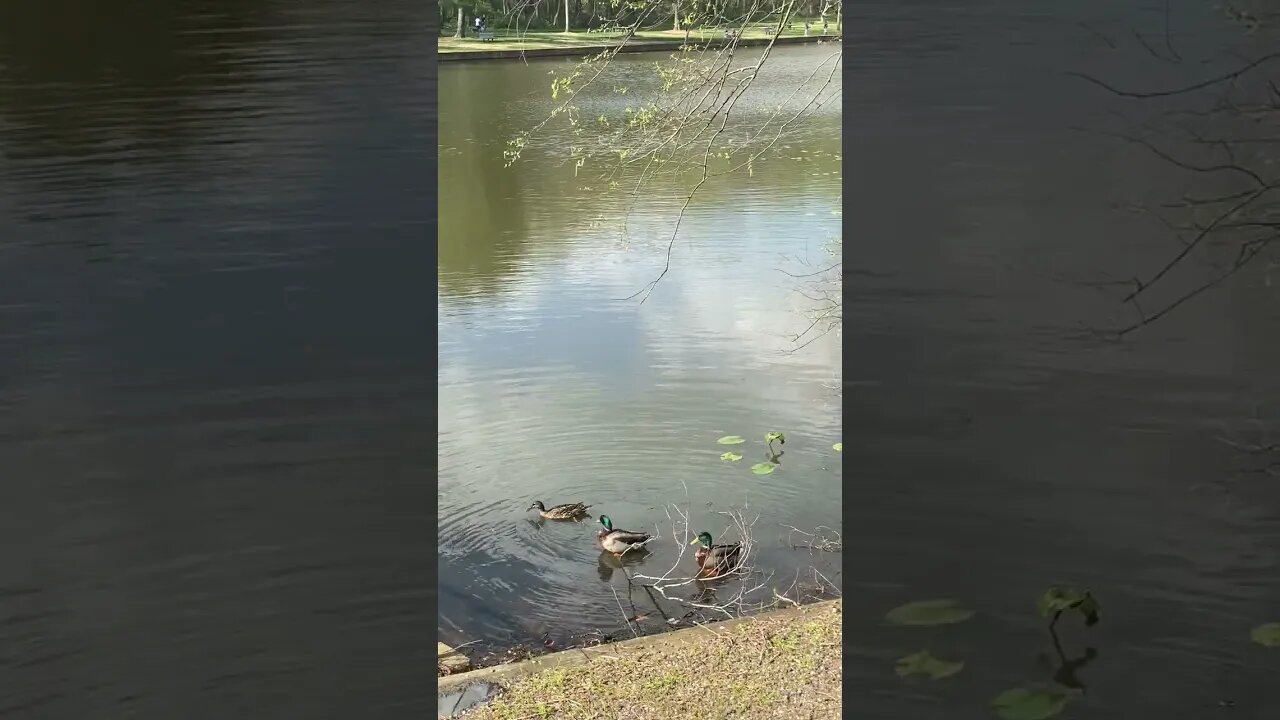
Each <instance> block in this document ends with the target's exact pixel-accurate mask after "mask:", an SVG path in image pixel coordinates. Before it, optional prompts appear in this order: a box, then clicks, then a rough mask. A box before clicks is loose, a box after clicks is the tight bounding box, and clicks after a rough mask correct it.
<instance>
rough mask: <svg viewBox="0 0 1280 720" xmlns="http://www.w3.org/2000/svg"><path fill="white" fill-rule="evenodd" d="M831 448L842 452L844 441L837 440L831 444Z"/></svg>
mask: <svg viewBox="0 0 1280 720" xmlns="http://www.w3.org/2000/svg"><path fill="white" fill-rule="evenodd" d="M831 449H832V450H835V451H836V452H844V443H842V442H838V443H836V444H835V445H832V446H831Z"/></svg>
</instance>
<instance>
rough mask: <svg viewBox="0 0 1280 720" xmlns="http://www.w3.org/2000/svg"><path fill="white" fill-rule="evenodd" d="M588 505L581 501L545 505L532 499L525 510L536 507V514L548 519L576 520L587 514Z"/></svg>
mask: <svg viewBox="0 0 1280 720" xmlns="http://www.w3.org/2000/svg"><path fill="white" fill-rule="evenodd" d="M589 507H591V506H590V505H583V504H582V503H565V504H563V505H555V506H552V507H546V506H545V505H543V504H542V501H541V500H534V501H533V504H532V505H530V506H529V507H528V508H526V510H534V509H537V511H538V514H539V515H541V516H542V517H544V518H546V519H548V520H577V519H578V518H581V517H584V516H586V514H587V508H589Z"/></svg>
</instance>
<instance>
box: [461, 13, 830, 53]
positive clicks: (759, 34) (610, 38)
mask: <svg viewBox="0 0 1280 720" xmlns="http://www.w3.org/2000/svg"><path fill="white" fill-rule="evenodd" d="M828 22H829V27H828V29H827V32H828V34H835V23H834V22H832V21H828ZM766 27H770V28H772V27H774V26H773V25H765V24H757V25H752V26H751V27H750V28H748V29H747V30H746V31H745V32H743V33H742V37H743V38H766V37H769V36H768V35H766V34H765V32H764V30H765V28H766ZM474 32H475V31H474V30H472V29H470V28H468V29H467V37H465V38H455V37H451V36H450V37H445V36H441V37H440V38H439V41H438V45H437V47H438V50H439V52H441V53H459V52H485V51H492V50H542V49H548V48H566V49H567V48H590V47H601V48H603V47H606V46H609V45H612V44H614V43H616V42H617V41H618V40H620V39H622V37H623V36H624V33H621V32H587V31H585V30H574V31H572V32H567V33H566V32H557V31H554V30H538V31H515V30H509V29H507V28H497V27H495V28H493V29H492V30H491V31H490V32H492V33H493V38H494V39H493V40H491V41H489V42H482V41H480V40H479V39H477V38H476V37H475V35H474ZM821 32H822V23H821V22H817V23H813V24H812V25H811V26H810V28H809V33H810V34H811V35H818V34H820V33H821ZM802 36H804V21H803V20H801V21H799V22H793V23H791V25H790V26H788V27H786V28H783V30H782V37H802ZM723 38H724V29H723V28H704V29H700V30H693V31H690V33H689V39H690V40H697V41H706V40H719V39H723ZM682 40H684V31H683V30H681V31H678V32H677V31H673V30H644V31H641V32H638V33H636V36H635V37H634V38H633V39H632V40H631V42H633V43H637V44H639V43H646V42H678V41H682Z"/></svg>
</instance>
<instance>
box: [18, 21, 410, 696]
mask: <svg viewBox="0 0 1280 720" xmlns="http://www.w3.org/2000/svg"><path fill="white" fill-rule="evenodd" d="M433 16H434V10H432V9H430V8H429V7H427V6H425V5H422V4H421V3H412V2H380V3H377V5H376V8H375V7H374V6H372V5H366V4H361V3H348V2H342V1H341V0H332V1H322V2H308V3H282V2H271V1H268V0H263V1H250V0H231V1H230V2H192V1H187V0H182V1H179V2H169V1H166V2H159V1H154V2H153V1H145V2H134V3H126V4H124V5H119V4H112V6H111V7H110V8H108V7H107V6H106V5H104V4H102V3H91V2H79V1H76V0H62V1H58V2H48V3H43V2H42V3H4V4H3V5H2V6H0V468H2V470H0V716H4V717H15V718H86V717H101V718H106V717H218V718H225V717H229V716H244V717H388V718H392V717H406V716H410V715H412V714H414V713H415V712H417V713H419V714H425V713H426V712H427V709H426V708H427V707H429V705H428V703H427V701H426V698H425V697H424V696H425V695H427V693H424V692H423V690H422V685H423V683H424V682H426V681H425V680H424V677H425V676H426V675H427V668H428V667H429V665H430V661H429V659H428V655H429V650H430V647H429V645H430V636H431V628H430V626H429V625H424V622H427V621H426V618H425V616H424V614H423V612H422V610H421V605H422V603H423V602H424V601H425V600H426V599H427V598H428V596H429V594H430V592H432V584H433V582H434V580H433V578H431V577H429V576H428V575H429V573H427V572H426V570H425V569H424V567H425V565H426V562H425V560H426V558H425V557H424V556H425V553H426V552H429V551H430V534H429V533H427V532H425V531H424V527H429V526H430V523H431V522H432V521H431V519H430V517H429V514H430V513H429V510H428V509H427V508H429V506H430V494H429V493H430V492H431V488H430V485H431V463H433V462H434V457H433V454H432V453H431V451H430V447H431V441H432V438H431V436H430V430H429V428H430V426H431V413H432V412H434V410H433V408H431V406H430V399H431V397H432V391H433V390H432V383H434V378H433V377H431V373H430V371H429V368H430V366H431V353H433V352H434V348H432V347H431V342H430V340H429V338H430V331H429V326H427V325H426V323H427V316H428V313H427V311H426V310H424V308H423V304H424V302H425V301H426V298H427V297H429V295H430V278H429V277H424V276H423V269H424V268H427V267H430V266H431V262H432V258H431V254H430V247H429V244H427V243H426V242H425V240H424V238H426V237H428V232H429V229H430V225H431V223H433V222H434V218H433V217H432V214H431V208H432V205H431V204H430V202H429V201H426V200H424V198H425V197H427V194H428V191H429V187H430V185H429V183H427V182H426V181H425V180H424V179H423V175H422V171H423V168H426V167H430V159H431V145H432V143H433V142H434V127H433V125H432V123H431V121H430V115H429V113H430V108H431V106H430V102H431V99H432V97H433V95H434V92H435V88H434V86H433V84H432V83H431V82H430V81H429V79H428V77H427V71H428V67H427V56H426V53H425V50H424V42H425V41H424V40H423V37H424V34H426V33H427V32H428V31H427V30H425V29H424V28H425V27H426V24H425V23H426V22H427V20H428V19H430V18H431V17H433ZM424 285H425V287H424ZM414 538H421V542H415V541H414ZM412 658H418V661H416V662H414V661H410V660H409V659H412Z"/></svg>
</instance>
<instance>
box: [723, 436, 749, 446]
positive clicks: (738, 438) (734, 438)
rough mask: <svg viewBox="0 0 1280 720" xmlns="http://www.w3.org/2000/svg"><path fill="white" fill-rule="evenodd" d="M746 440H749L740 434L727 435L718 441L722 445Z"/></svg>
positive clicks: (738, 443) (740, 442) (737, 443)
mask: <svg viewBox="0 0 1280 720" xmlns="http://www.w3.org/2000/svg"><path fill="white" fill-rule="evenodd" d="M746 441H747V439H746V438H744V437H741V436H738V435H725V436H724V437H722V438H720V439H719V440H717V441H716V442H718V443H720V444H721V445H741V444H742V443H744V442H746Z"/></svg>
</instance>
